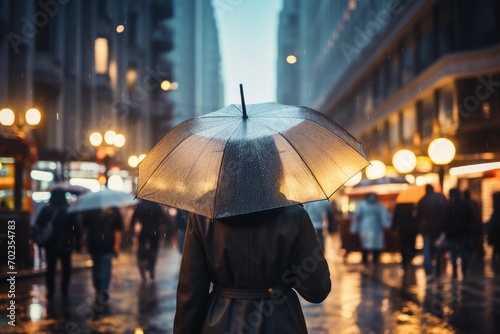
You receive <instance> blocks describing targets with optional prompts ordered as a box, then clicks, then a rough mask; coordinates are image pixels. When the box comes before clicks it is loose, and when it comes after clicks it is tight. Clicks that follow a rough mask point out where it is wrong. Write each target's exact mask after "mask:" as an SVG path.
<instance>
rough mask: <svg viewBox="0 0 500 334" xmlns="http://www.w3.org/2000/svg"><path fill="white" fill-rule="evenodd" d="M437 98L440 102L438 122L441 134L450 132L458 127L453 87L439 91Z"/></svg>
mask: <svg viewBox="0 0 500 334" xmlns="http://www.w3.org/2000/svg"><path fill="white" fill-rule="evenodd" d="M436 98H437V100H438V104H437V105H438V121H439V127H440V129H441V132H443V133H446V132H450V131H452V130H454V129H455V128H456V126H457V125H458V118H457V113H455V112H454V111H455V108H454V94H453V86H448V87H445V88H442V89H439V90H438V91H437V92H436Z"/></svg>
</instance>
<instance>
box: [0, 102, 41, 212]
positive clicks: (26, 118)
mask: <svg viewBox="0 0 500 334" xmlns="http://www.w3.org/2000/svg"><path fill="white" fill-rule="evenodd" d="M41 119H42V115H41V113H40V111H39V110H38V109H36V108H30V109H28V110H26V111H25V112H24V113H23V112H17V113H16V112H14V111H13V110H12V109H10V108H3V109H1V110H0V124H1V125H2V128H3V129H1V130H2V131H0V137H3V136H4V135H5V136H6V138H9V140H12V144H13V145H6V146H3V150H6V152H0V153H2V155H3V154H6V156H10V157H13V158H14V160H15V161H14V165H15V168H14V170H15V174H14V188H13V199H14V209H15V210H20V209H21V208H22V207H23V204H22V203H23V193H24V191H23V188H25V187H26V183H25V181H24V179H25V178H24V173H25V172H26V171H28V172H29V170H30V169H31V164H32V163H33V160H34V159H36V157H35V156H36V154H34V155H33V157H35V158H33V157H32V156H31V154H29V156H28V155H26V154H23V153H21V152H20V151H17V152H15V153H13V152H11V150H12V149H13V147H14V150H19V147H21V146H25V145H29V146H32V147H34V148H35V151H36V142H35V141H34V140H33V138H32V133H31V130H32V128H33V127H34V126H36V125H38V124H39V123H40V121H41ZM4 130H5V132H4ZM26 139H28V140H27V141H26ZM18 145H19V147H18Z"/></svg>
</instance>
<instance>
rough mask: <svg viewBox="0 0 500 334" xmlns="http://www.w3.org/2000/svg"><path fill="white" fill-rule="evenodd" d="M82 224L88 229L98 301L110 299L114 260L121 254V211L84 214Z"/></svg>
mask: <svg viewBox="0 0 500 334" xmlns="http://www.w3.org/2000/svg"><path fill="white" fill-rule="evenodd" d="M82 215H83V216H82V224H83V226H84V227H86V228H87V231H86V232H87V243H88V249H89V252H90V254H91V256H92V261H93V266H92V281H93V284H94V288H95V291H96V299H100V300H104V301H107V300H108V299H109V283H110V281H111V274H112V259H113V257H118V254H119V252H120V243H121V232H122V230H123V219H122V216H121V213H120V210H119V209H118V208H116V207H108V208H103V209H100V210H89V211H84V212H83V213H82Z"/></svg>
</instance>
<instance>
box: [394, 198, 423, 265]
mask: <svg viewBox="0 0 500 334" xmlns="http://www.w3.org/2000/svg"><path fill="white" fill-rule="evenodd" d="M392 228H393V229H394V230H396V231H398V239H399V247H400V253H401V265H402V266H403V268H404V269H407V268H408V266H409V265H411V261H412V260H413V257H414V256H415V239H416V237H417V234H418V225H417V220H416V219H415V204H414V203H396V206H395V208H394V215H393V217H392Z"/></svg>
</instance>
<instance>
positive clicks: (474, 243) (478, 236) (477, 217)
mask: <svg viewBox="0 0 500 334" xmlns="http://www.w3.org/2000/svg"><path fill="white" fill-rule="evenodd" d="M463 197H464V201H465V203H466V204H467V205H468V206H469V207H470V208H471V210H472V214H473V217H474V219H473V222H472V227H471V231H470V234H469V236H468V237H467V249H468V250H469V252H470V255H471V256H474V257H475V258H476V259H478V260H483V259H484V254H485V251H484V227H483V220H482V218H481V209H480V207H479V203H478V202H477V201H475V200H473V199H472V197H471V193H470V190H468V189H466V190H464V192H463Z"/></svg>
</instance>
